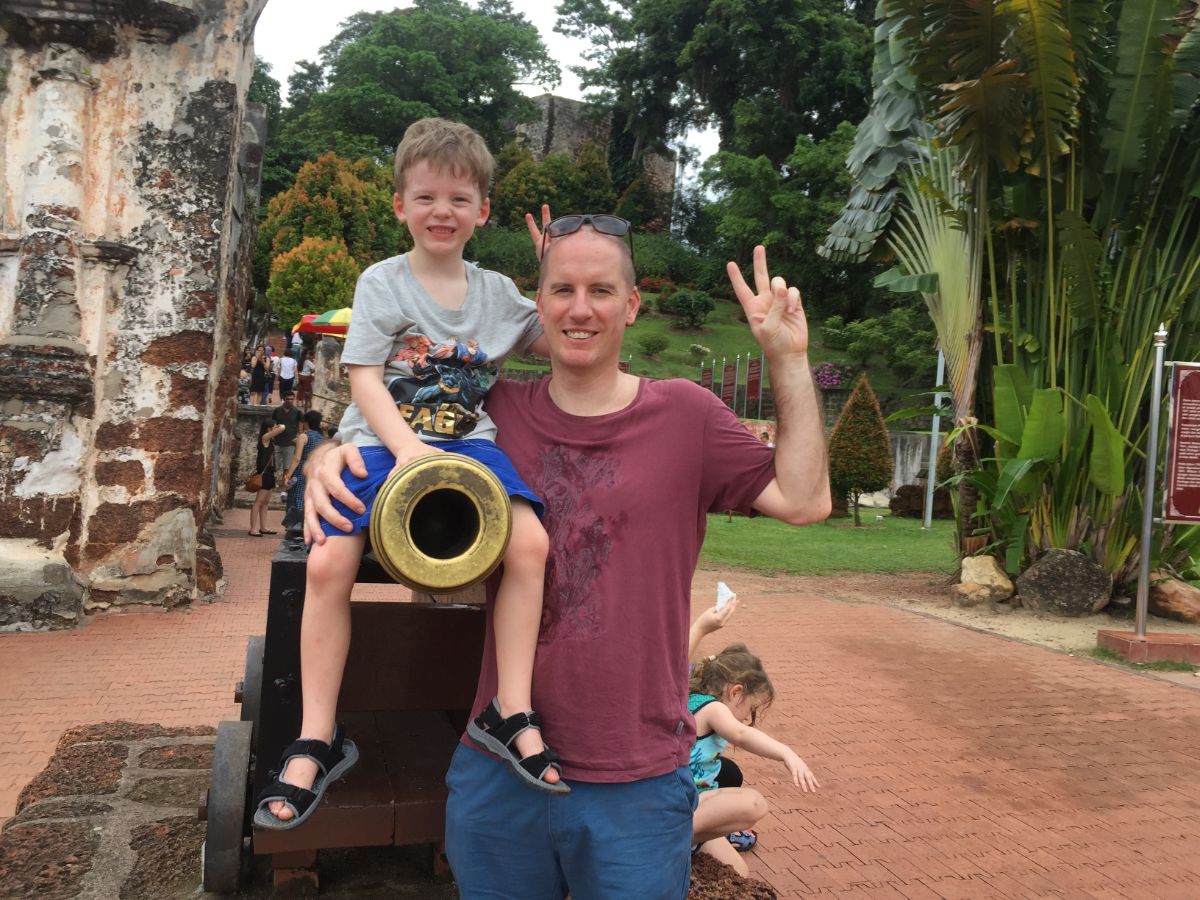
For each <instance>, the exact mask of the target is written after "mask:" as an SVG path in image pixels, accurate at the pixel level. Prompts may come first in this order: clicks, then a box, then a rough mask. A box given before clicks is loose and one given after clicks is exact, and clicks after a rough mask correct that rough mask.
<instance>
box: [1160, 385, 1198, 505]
mask: <svg viewBox="0 0 1200 900" xmlns="http://www.w3.org/2000/svg"><path fill="white" fill-rule="evenodd" d="M1163 506H1164V515H1163V521H1164V522H1168V523H1173V524H1179V525H1195V524H1197V523H1200V363H1175V366H1174V371H1173V372H1172V373H1171V414H1170V418H1169V424H1168V430H1167V488H1166V491H1164V493H1163Z"/></svg>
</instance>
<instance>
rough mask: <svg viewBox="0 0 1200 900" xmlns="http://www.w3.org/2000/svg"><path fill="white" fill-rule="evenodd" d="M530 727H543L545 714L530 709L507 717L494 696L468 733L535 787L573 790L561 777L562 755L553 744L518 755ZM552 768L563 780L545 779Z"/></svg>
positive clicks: (548, 790)
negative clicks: (519, 743)
mask: <svg viewBox="0 0 1200 900" xmlns="http://www.w3.org/2000/svg"><path fill="white" fill-rule="evenodd" d="M530 728H536V729H537V730H538V731H541V730H542V719H541V716H539V715H538V714H537V713H535V712H533V711H532V710H530V711H529V712H519V713H513V714H512V715H511V716H509V717H508V718H507V719H506V718H504V717H503V716H501V715H500V701H499V700H495V699H494V700H492V702H491V703H489V704H488V705H487V708H485V709H484V711H483V712H482V713H480V714H479V715H478V716H476V717H475V718H474V719H472V720H471V721H470V722H468V723H467V734H468V735H470V737H471V740H473V741H475V743H477V744H479V745H480V746H481V747H485V748H486V749H488V750H491V751H492V752H493V753H495V754H496V755H497V756H499V757H500V758H501V759H502V760H504V761H505V762H506V763H508V767H509V768H510V769H512V770H513V771H514V772H516V773H517V775H518V776H520V778H521V780H522V781H524V782H525V783H526V784H527V785H529V786H530V787H531V788H534V789H535V790H539V791H541V792H542V793H544V794H569V793H571V789H570V788H569V787H567V785H566V783H565V782H564V781H562V780H561V779H562V766H561V765H560V764H559V759H558V754H557V753H555V752H554V751H553V750H551V749H550V748H549V747H547V748H546V749H544V750H543V751H542V752H541V753H535V754H533V755H532V756H525V757H520V756H518V755H517V752H518V751H517V746H516V740H517V735H519V734H521V733H522V732H525V731H528V730H529V729H530ZM551 769H554V771H556V772H557V773H558V777H559V779H560V780H559V781H558V782H556V783H554V784H551V783H550V782H548V781H546V780H545V775H546V773H547V772H548V771H550V770H551Z"/></svg>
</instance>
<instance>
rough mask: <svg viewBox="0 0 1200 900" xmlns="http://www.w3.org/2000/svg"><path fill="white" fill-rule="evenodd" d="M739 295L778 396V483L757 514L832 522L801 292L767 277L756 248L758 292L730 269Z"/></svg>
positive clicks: (803, 522)
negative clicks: (765, 359) (828, 519)
mask: <svg viewBox="0 0 1200 900" xmlns="http://www.w3.org/2000/svg"><path fill="white" fill-rule="evenodd" d="M727 270H728V272H729V280H730V282H732V284H733V289H734V293H735V294H736V295H737V298H738V301H739V302H740V303H741V304H742V309H744V310H745V311H746V320H747V321H748V322H749V323H750V330H751V332H752V333H753V334H754V339H755V340H756V341H758V344H759V346H760V347H762V349H763V353H764V355H765V356H766V358H767V365H768V366H769V370H770V373H771V387H772V388H773V390H774V392H775V410H776V419H777V423H776V437H775V478H774V480H773V481H772V482H771V483H770V484H769V485H767V487H766V488H764V489H763V492H762V493H761V494H759V495H758V497H757V498H756V499H755V501H754V508H755V509H757V510H758V511H759V512H761V513H764V514H766V515H768V516H771V517H773V518H776V519H781V520H782V521H784V522H788V523H789V524H792V525H807V524H809V523H812V522H820V521H822V520H823V519H826V518H828V516H829V513H830V510H831V509H832V500H831V498H830V494H829V467H828V462H827V459H826V453H825V433H824V429H823V427H822V426H823V421H822V416H821V406H820V403H819V402H818V400H817V391H816V385H815V384H814V383H813V378H812V371H811V370H810V369H809V364H808V319H807V318H806V317H805V315H804V306H803V304H802V303H801V300H800V291H799V290H798V289H797V288H795V287H789V286H788V285H787V283H786V282H785V281H784V280H783V279H782V278H779V277H775V278H772V277H771V276H770V273H769V272H768V271H767V251H766V250H765V249H764V248H763V247H761V246H758V247H755V248H754V287H753V289H752V288H751V287H750V286H749V285H748V284H747V283H746V281H745V279H744V278H743V277H742V273H741V270H740V269H738V267H737V265H736V264H734V263H732V262H731V263H729V265H728V266H727Z"/></svg>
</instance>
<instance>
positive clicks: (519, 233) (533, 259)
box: [463, 226, 538, 290]
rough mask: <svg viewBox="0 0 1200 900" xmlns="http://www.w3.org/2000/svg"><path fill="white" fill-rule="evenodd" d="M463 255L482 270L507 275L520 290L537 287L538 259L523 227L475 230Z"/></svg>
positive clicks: (488, 227)
mask: <svg viewBox="0 0 1200 900" xmlns="http://www.w3.org/2000/svg"><path fill="white" fill-rule="evenodd" d="M463 256H464V257H465V258H467V259H469V260H471V261H472V262H474V263H477V264H478V265H479V266H480V267H482V268H484V269H491V270H492V271H494V272H500V273H501V274H503V275H507V276H508V277H509V278H511V279H512V280H513V281H515V282H517V286H518V287H520V288H521V290H534V289H536V288H537V276H538V260H537V256H536V254H534V252H533V244H531V243H530V242H529V232H528V231H527V230H526V229H525V228H524V227H522V228H496V227H490V226H484V227H483V228H477V229H475V234H474V235H473V236H472V237H471V240H470V241H468V242H467V246H466V248H465V249H464V250H463Z"/></svg>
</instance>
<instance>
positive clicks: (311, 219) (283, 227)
mask: <svg viewBox="0 0 1200 900" xmlns="http://www.w3.org/2000/svg"><path fill="white" fill-rule="evenodd" d="M391 197H392V189H391V175H390V172H389V171H388V170H387V169H384V168H383V167H382V166H378V165H376V164H375V163H372V162H370V161H369V160H359V161H358V162H350V161H349V160H345V159H342V158H341V157H340V156H338V155H337V154H335V153H326V154H324V155H323V156H321V157H320V158H319V159H316V160H314V161H313V162H308V163H305V164H304V165H303V166H301V168H300V172H299V174H297V176H296V179H295V182H294V183H293V184H292V186H291V187H290V188H288V189H287V190H286V191H283V192H281V193H279V194H276V195H275V196H274V197H272V198H271V200H270V202H269V203H268V204H267V209H266V215H265V217H264V218H263V222H262V224H261V225H260V226H259V230H258V246H257V252H256V254H255V283H256V284H257V285H258V287H259V289H260V290H262V289H265V288H266V286H267V279H268V275H269V273H271V272H273V271H274V269H273V263H274V261H275V259H276V258H277V257H279V256H281V255H282V254H284V253H287V252H288V251H289V250H292V249H293V248H295V247H297V246H299V245H300V243H301V242H302V241H303V240H304V239H305V238H313V237H316V238H325V239H332V238H336V239H337V240H338V241H339V242H340V243H341V246H342V248H343V250H344V251H345V252H347V253H348V254H349V255H350V257H352V258H353V259H354V260H355V261H356V262H357V264H358V267H359V269H365V268H366V267H367V266H369V265H370V264H371V263H373V262H376V261H378V260H380V259H384V258H385V257H388V256H392V255H393V254H395V253H397V252H399V251H400V250H401V249H402V248H403V242H404V241H405V239H406V237H407V234H406V233H404V232H402V229H401V228H400V223H399V222H397V221H396V215H395V213H394V212H393V211H392V201H391Z"/></svg>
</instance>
